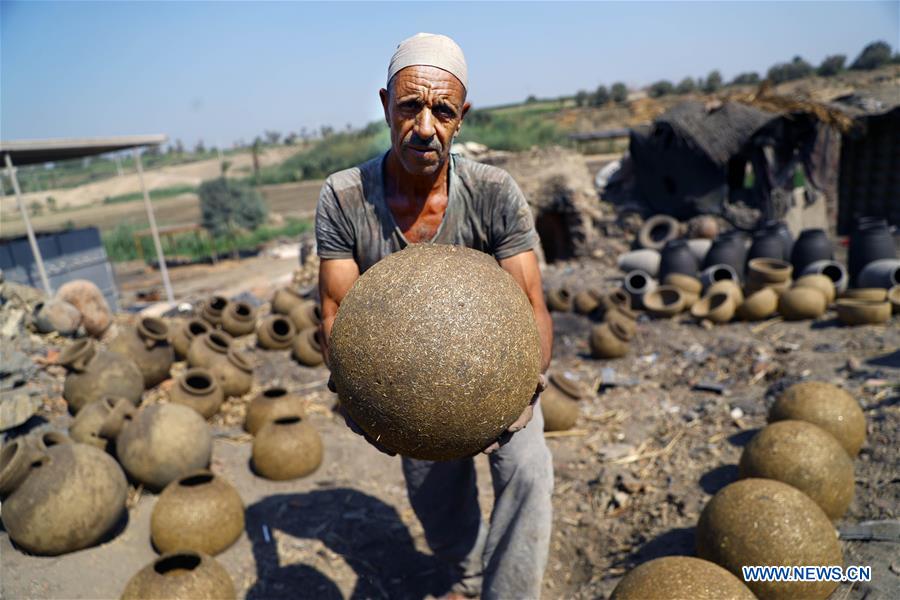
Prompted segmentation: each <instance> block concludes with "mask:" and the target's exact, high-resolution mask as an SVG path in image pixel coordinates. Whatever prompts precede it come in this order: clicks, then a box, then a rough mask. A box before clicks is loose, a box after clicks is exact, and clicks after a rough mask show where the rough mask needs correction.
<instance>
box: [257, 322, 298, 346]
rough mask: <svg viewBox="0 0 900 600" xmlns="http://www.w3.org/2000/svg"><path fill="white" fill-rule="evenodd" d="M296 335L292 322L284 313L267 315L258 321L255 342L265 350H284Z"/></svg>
mask: <svg viewBox="0 0 900 600" xmlns="http://www.w3.org/2000/svg"><path fill="white" fill-rule="evenodd" d="M296 336H297V328H296V327H294V322H293V321H291V320H290V319H289V318H287V317H286V316H284V315H269V316H268V317H266V318H265V319H263V320H262V321H260V323H259V327H258V328H257V330H256V343H257V345H259V347H260V348H265V349H267V350H285V349H286V348H290V347H291V341H292V340H293V339H294V338H295V337H296Z"/></svg>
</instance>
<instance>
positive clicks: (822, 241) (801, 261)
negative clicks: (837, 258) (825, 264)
mask: <svg viewBox="0 0 900 600" xmlns="http://www.w3.org/2000/svg"><path fill="white" fill-rule="evenodd" d="M833 258H834V249H833V248H832V246H831V240H829V239H828V234H827V233H825V230H824V229H804V230H803V231H801V232H800V236H799V237H798V238H797V241H796V242H795V243H794V248H793V250H792V251H791V264H792V265H793V266H794V273H803V271H804V270H805V269H806V267H808V266H809V265H811V264H812V263H814V262H817V261H820V260H832V259H833Z"/></svg>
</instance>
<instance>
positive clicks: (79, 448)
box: [0, 433, 128, 555]
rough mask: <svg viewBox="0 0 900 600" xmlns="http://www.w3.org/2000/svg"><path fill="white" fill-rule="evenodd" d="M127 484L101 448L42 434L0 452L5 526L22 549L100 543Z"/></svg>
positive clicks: (50, 551)
mask: <svg viewBox="0 0 900 600" xmlns="http://www.w3.org/2000/svg"><path fill="white" fill-rule="evenodd" d="M127 492H128V484H127V482H126V480H125V475H124V474H123V473H122V469H121V468H119V465H118V464H117V463H116V461H115V460H113V458H112V457H111V456H109V455H108V454H106V453H105V452H103V451H102V450H100V449H98V448H95V447H94V446H90V445H87V444H76V443H72V442H71V441H70V440H68V438H66V436H64V435H62V434H56V433H44V434H42V435H40V436H36V435H32V436H29V438H26V439H22V438H18V439H16V440H13V441H12V442H10V443H9V444H7V445H6V446H5V447H4V448H3V450H2V451H0V494H2V495H4V496H5V498H4V499H3V513H2V520H3V527H4V528H5V529H6V531H7V533H9V537H10V538H11V539H12V540H13V541H14V542H15V543H16V544H17V545H18V546H19V547H21V548H22V549H24V550H26V551H28V552H31V553H34V554H44V555H58V554H64V553H66V552H74V551H75V550H80V549H82V548H87V547H88V546H92V545H94V544H96V543H97V542H99V541H100V540H101V539H102V538H103V537H104V536H105V535H106V534H107V533H108V532H109V531H110V530H111V529H112V528H113V527H114V526H115V524H116V523H117V522H118V521H119V518H120V517H121V516H122V514H123V513H124V511H125V498H126V495H127Z"/></svg>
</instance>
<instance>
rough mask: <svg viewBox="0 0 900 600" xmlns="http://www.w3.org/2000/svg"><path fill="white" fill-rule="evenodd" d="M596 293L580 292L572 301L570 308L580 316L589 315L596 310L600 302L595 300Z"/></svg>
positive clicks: (589, 291)
mask: <svg viewBox="0 0 900 600" xmlns="http://www.w3.org/2000/svg"><path fill="white" fill-rule="evenodd" d="M598 295H599V294H598V293H597V292H592V291H591V290H581V291H580V292H578V293H577V294H575V297H574V298H573V299H572V307H573V308H574V309H575V312H577V313H578V314H580V315H589V314H591V313H592V312H594V311H595V310H596V309H597V306H599V304H600V301H599V300H597V297H598Z"/></svg>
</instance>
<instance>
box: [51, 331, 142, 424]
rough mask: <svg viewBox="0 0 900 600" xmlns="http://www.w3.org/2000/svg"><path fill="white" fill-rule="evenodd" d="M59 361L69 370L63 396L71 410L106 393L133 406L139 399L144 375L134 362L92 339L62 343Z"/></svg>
mask: <svg viewBox="0 0 900 600" xmlns="http://www.w3.org/2000/svg"><path fill="white" fill-rule="evenodd" d="M59 364H61V365H63V366H65V367H66V369H67V370H68V372H69V373H68V375H67V376H66V382H65V385H64V387H63V398H65V399H66V402H68V403H69V411H70V412H71V413H72V414H77V413H78V411H79V410H81V409H82V408H84V407H85V406H87V405H88V404H90V403H91V402H96V401H97V400H100V399H102V398H104V397H106V396H113V397H117V398H125V399H127V400H128V401H129V402H131V403H132V404H133V405H135V406H136V405H137V404H138V402H140V400H141V394H143V392H144V376H143V374H142V373H141V370H140V369H139V368H138V366H137V365H136V364H135V363H134V361H132V360H131V359H130V358H128V357H127V356H123V355H121V354H117V353H115V352H111V351H109V350H106V349H105V348H102V347H101V346H100V345H99V344H97V342H95V341H94V340H89V339H83V340H78V341H75V342H72V343H71V344H69V345H68V346H66V347H65V348H64V349H63V351H62V352H61V353H60V355H59Z"/></svg>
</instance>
